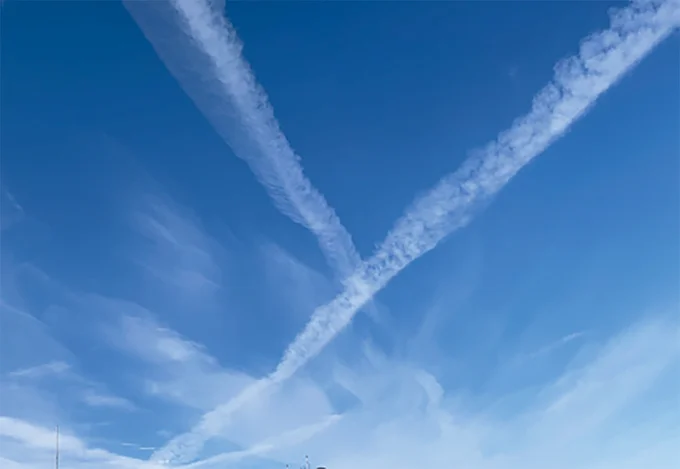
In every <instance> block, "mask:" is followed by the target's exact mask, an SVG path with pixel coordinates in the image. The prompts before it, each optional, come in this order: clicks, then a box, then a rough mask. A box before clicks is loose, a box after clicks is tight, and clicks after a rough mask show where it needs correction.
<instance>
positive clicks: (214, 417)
mask: <svg viewBox="0 0 680 469" xmlns="http://www.w3.org/2000/svg"><path fill="white" fill-rule="evenodd" d="M178 4H181V5H185V3H184V2H179V1H178ZM183 12H184V13H183V14H184V15H185V21H187V22H189V23H190V24H192V25H194V24H195V25H197V26H192V31H193V32H194V34H198V35H199V38H202V39H203V40H205V41H208V42H210V41H216V40H217V38H216V36H215V35H216V34H218V33H219V34H231V35H233V31H232V30H229V29H224V30H215V29H214V27H213V26H212V25H211V24H210V23H205V21H206V20H211V21H217V20H218V19H216V15H215V13H214V11H212V10H211V9H210V7H209V6H206V5H203V4H201V3H200V2H197V3H189V2H187V3H186V9H185V10H183ZM206 24H207V26H206V27H205V28H202V29H201V28H198V25H206ZM678 25H680V6H679V5H678V2H676V1H672V0H671V1H636V2H633V3H632V4H631V5H630V6H628V7H626V8H622V9H618V10H614V11H613V12H612V13H611V26H610V28H609V29H607V30H604V31H602V32H599V33H596V34H593V35H591V36H589V37H587V38H586V39H584V40H583V41H582V43H581V45H580V50H579V53H578V54H577V55H575V56H572V57H570V58H568V59H565V60H562V61H560V62H559V63H558V64H557V65H556V67H555V75H554V77H553V80H552V82H551V83H549V84H548V85H547V86H546V87H544V88H543V89H542V90H541V91H540V92H539V93H538V94H537V95H536V96H535V97H534V100H533V103H532V107H531V110H530V112H529V113H528V114H526V115H524V116H522V117H520V118H518V119H516V120H515V122H514V123H513V124H512V126H511V127H510V128H509V129H508V130H506V131H504V132H502V133H501V134H500V135H499V136H498V138H497V139H496V140H495V141H493V142H491V143H490V144H488V145H487V146H486V147H484V148H483V149H482V150H481V151H477V152H476V153H475V154H473V156H471V157H470V158H469V159H467V160H466V161H465V162H464V163H463V165H462V166H461V167H460V168H459V169H458V170H457V171H456V172H454V173H452V174H450V175H448V176H446V177H444V178H443V179H442V180H441V181H440V182H439V183H438V184H437V185H436V186H435V187H434V188H433V189H432V190H430V191H429V192H428V193H427V194H426V195H424V196H423V197H420V198H418V199H417V200H415V202H414V203H413V204H412V205H411V206H410V207H409V208H408V209H407V211H406V213H405V214H404V215H403V216H402V217H401V218H400V219H399V220H398V221H397V222H396V224H395V226H394V228H393V229H392V230H391V231H390V232H389V233H388V235H387V237H386V239H385V240H384V241H383V243H382V244H381V245H380V246H379V248H378V249H377V251H376V253H375V254H374V255H373V256H372V257H371V258H369V259H368V260H366V261H364V262H362V263H361V264H360V266H359V268H358V269H357V270H356V272H355V273H353V274H352V275H351V276H350V277H349V278H348V279H347V280H346V282H345V285H346V289H345V291H344V292H343V293H341V294H340V295H338V296H337V297H336V298H335V299H334V300H333V301H331V302H330V303H328V304H326V305H324V306H322V307H320V308H317V309H316V310H315V312H314V314H313V315H312V318H311V320H310V321H309V322H308V324H307V325H306V326H305V328H304V329H303V331H302V332H300V334H299V335H298V336H297V337H296V338H295V340H294V341H293V342H292V343H291V344H290V345H289V346H288V348H287V349H286V351H285V353H284V355H283V358H282V359H281V361H280V362H279V364H278V365H277V367H276V369H275V370H274V371H273V372H272V373H271V374H270V375H269V376H268V377H266V378H264V379H262V380H259V381H257V382H256V383H254V384H253V385H252V386H249V387H248V388H246V389H245V390H244V391H243V392H241V393H240V394H239V395H238V396H236V397H235V398H233V399H232V400H230V401H229V402H227V403H225V404H222V405H220V406H219V407H217V408H216V409H214V410H212V411H211V412H209V413H207V414H205V415H204V416H203V418H202V419H201V421H200V422H199V423H198V424H197V425H196V426H194V428H192V429H191V430H190V431H189V432H187V433H185V434H182V435H180V436H178V437H176V438H174V439H173V440H171V441H170V442H169V443H168V444H167V445H166V446H165V447H164V448H162V449H161V450H159V451H157V452H156V453H154V455H153V456H152V459H153V460H155V461H174V462H182V461H189V460H192V459H194V458H195V457H196V456H197V455H198V453H199V451H200V449H201V448H202V446H203V444H204V442H205V441H206V440H208V439H210V438H212V437H213V436H215V435H217V434H219V432H220V430H221V429H222V428H223V427H224V425H225V424H226V422H228V421H229V418H230V415H231V414H232V413H234V412H235V411H237V410H238V409H239V408H240V407H241V406H243V405H244V404H245V403H247V402H249V401H250V400H251V399H254V398H255V397H257V396H259V395H261V394H262V393H263V392H265V391H266V390H267V389H269V388H270V387H272V386H276V385H277V384H278V383H281V382H283V381H285V380H287V379H288V378H290V377H291V376H292V375H293V374H294V373H295V372H296V371H297V370H298V369H299V368H300V367H301V366H303V365H304V364H305V363H307V362H308V361H309V360H310V359H311V358H312V357H314V356H315V355H317V354H318V353H319V352H320V351H321V350H322V349H323V348H324V347H325V346H326V345H327V344H328V343H329V342H330V341H331V340H332V339H333V338H334V337H335V336H336V335H337V334H338V333H339V332H340V331H341V330H342V329H343V328H344V327H345V326H346V325H347V324H349V322H350V321H351V320H352V318H353V316H354V315H355V314H356V312H357V311H358V309H359V308H361V306H362V305H363V304H365V303H366V302H367V301H369V300H370V299H371V298H372V296H373V295H374V294H375V293H376V292H378V291H379V290H380V289H382V288H383V287H384V286H385V285H386V284H387V283H388V282H389V281H390V279H392V278H393V277H394V276H395V275H397V274H398V273H399V272H400V271H401V270H402V269H404V268H405V267H406V266H407V265H409V264H410V263H411V262H412V261H413V260H415V259H417V258H418V257H420V256H421V255H423V254H424V253H426V252H428V251H430V250H431V249H433V248H434V247H436V246H437V244H438V243H439V242H440V241H442V240H443V239H444V238H445V237H446V236H448V235H449V234H451V233H452V232H453V231H455V230H457V229H459V228H461V227H463V226H465V225H466V224H467V223H468V222H469V221H470V219H471V218H472V216H473V215H474V213H475V210H476V209H478V208H479V205H480V204H481V203H483V202H485V201H488V200H489V199H490V198H491V197H493V195H494V194H496V193H497V192H498V191H499V190H500V189H502V188H503V186H505V184H507V183H508V182H509V181H510V179H511V178H512V177H513V176H514V175H515V174H517V172H518V171H519V170H521V169H522V168H523V167H524V166H525V165H527V164H528V163H529V162H531V161H532V160H533V158H535V157H536V156H538V155H539V154H540V153H542V152H543V151H544V150H545V149H546V148H547V147H548V146H550V144H551V143H553V142H554V141H555V140H557V139H558V138H559V137H561V136H562V135H564V133H565V132H566V131H567V130H568V128H569V127H570V126H571V125H572V124H573V123H574V122H576V121H577V120H578V119H579V118H580V117H582V116H583V115H584V114H585V113H586V112H587V111H588V109H589V108H590V107H591V106H593V105H594V104H595V102H596V100H597V99H598V98H599V97H600V96H601V95H602V94H603V93H604V92H605V91H607V90H608V89H609V88H610V87H611V86H613V85H614V84H615V83H616V82H617V81H618V80H619V79H621V78H622V77H623V76H624V75H625V74H626V72H628V71H629V70H631V69H632V68H633V67H634V66H635V65H636V64H637V63H638V62H639V61H640V60H642V59H643V58H644V57H645V56H646V55H647V54H648V53H649V52H651V51H652V50H653V49H654V48H655V46H656V45H658V44H659V43H660V42H662V41H663V40H664V39H665V38H666V37H667V36H668V35H670V34H671V33H672V32H673V31H674V30H675V29H676V28H677V27H678ZM223 60H226V58H225V57H223ZM230 60H233V57H232V58H230ZM230 63H231V62H230V61H229V60H227V61H226V62H225V65H226V66H229V64H230ZM235 68H238V66H237V67H235ZM234 83H238V82H234ZM248 85H249V86H250V85H251V83H250V82H248ZM253 86H255V85H254V84H253ZM243 96H247V94H245V95H243ZM246 103H247V101H246Z"/></svg>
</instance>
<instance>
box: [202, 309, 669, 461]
mask: <svg viewBox="0 0 680 469" xmlns="http://www.w3.org/2000/svg"><path fill="white" fill-rule="evenodd" d="M677 326H678V322H677V319H675V318H674V317H672V316H671V315H667V316H661V317H652V318H646V319H642V320H641V321H640V322H638V323H637V324H634V325H632V326H631V327H628V328H626V329H625V330H623V331H621V332H619V333H618V334H615V335H614V336H613V337H610V338H609V339H608V340H606V341H605V342H604V343H601V344H596V343H594V342H591V343H589V344H587V345H585V344H584V348H583V351H586V350H590V352H591V353H589V355H588V359H587V360H585V361H584V356H583V354H582V353H576V354H574V355H573V358H572V360H571V362H570V364H569V365H568V366H567V367H566V368H565V369H564V370H560V371H561V373H560V376H559V377H558V378H557V379H555V380H554V381H553V380H549V381H546V382H543V383H542V384H541V386H539V387H538V388H536V387H534V386H533V385H530V387H529V388H526V389H524V391H526V392H528V393H530V394H531V399H528V400H526V401H525V402H524V403H523V404H519V405H517V406H515V407H514V408H513V409H512V411H511V412H508V411H507V410H506V411H503V412H497V411H494V410H493V407H494V403H493V402H491V403H489V404H487V405H490V406H491V408H489V407H486V405H483V406H482V407H480V401H479V397H476V396H472V395H470V394H469V393H468V392H467V391H466V390H464V389H461V388H458V389H456V388H452V387H448V388H444V387H443V386H442V385H441V384H440V383H439V381H438V379H437V377H436V376H435V375H433V374H431V373H429V372H428V371H427V370H425V369H422V368H420V367H419V365H418V364H417V363H415V362H412V361H410V360H406V361H404V360H402V359H395V358H392V357H389V356H388V355H385V354H382V353H380V351H379V350H375V349H371V348H367V349H366V350H365V354H366V357H365V358H366V359H365V360H364V361H363V363H361V364H359V366H355V367H353V369H352V370H351V376H350V375H345V377H344V379H343V380H342V381H343V382H342V386H346V388H347V389H348V390H351V391H350V392H352V393H353V394H354V393H357V394H356V395H357V397H360V399H361V404H360V405H357V406H354V407H352V408H351V409H350V410H348V411H346V412H345V413H343V414H342V415H340V416H329V417H328V419H337V420H336V421H335V422H333V424H332V425H328V426H327V427H325V428H323V431H316V432H314V431H311V432H308V434H307V435H304V434H299V435H298V438H296V439H297V441H296V442H289V443H292V445H288V444H283V443H279V444H278V445H273V446H275V447H271V448H268V447H267V446H266V445H264V444H263V443H264V441H262V442H260V443H257V444H253V445H251V446H249V447H247V448H246V449H245V450H240V451H233V452H231V453H226V454H223V455H218V456H216V457H212V458H206V459H203V460H201V461H199V462H198V463H194V464H192V465H190V466H194V467H206V468H215V469H217V468H225V467H243V466H244V465H245V464H244V463H245V461H244V459H245V458H253V459H262V458H267V459H269V460H270V461H269V462H268V463H262V464H261V465H256V464H255V465H253V466H254V467H277V466H278V467H283V465H284V464H285V463H290V462H293V461H295V460H296V459H298V458H299V457H300V455H303V454H310V457H312V461H313V463H314V466H316V464H317V463H318V464H319V465H323V466H326V467H330V468H338V469H350V468H358V467H360V468H364V467H371V468H378V469H388V468H389V469H412V468H414V467H438V466H440V465H442V466H445V467H455V468H458V467H464V468H475V469H514V468H525V469H539V468H545V467H549V468H551V469H573V468H575V467H587V468H595V467H598V468H609V469H613V468H618V467H628V468H643V467H654V468H659V469H661V468H669V469H670V468H671V467H674V463H675V461H676V460H677V457H676V455H677V449H676V450H675V451H673V449H674V447H673V443H676V444H677V440H678V435H680V434H679V433H678V432H677V428H678V419H677V413H675V415H673V414H672V413H669V412H668V410H669V409H668V404H669V403H671V402H673V401H674V399H675V395H676V389H675V387H673V386H671V387H669V386H668V384H669V381H668V380H669V379H672V380H673V382H676V381H677V380H675V379H673V377H674V376H676V375H677V371H678V366H680V353H679V352H680V348H679V346H678V343H677ZM434 360H435V361H437V362H439V363H438V365H443V364H445V363H448V361H449V360H450V356H448V355H441V356H438V357H436V358H435V359H434ZM427 366H432V361H431V360H428V364H427ZM524 366H528V367H530V366H532V365H531V364H526V365H524ZM435 367H437V366H436V365H435ZM495 371H496V372H500V373H503V372H504V371H503V365H500V364H499V366H498V367H497V368H496V370H495ZM327 384H328V383H326V384H325V385H324V386H322V387H324V388H327ZM510 392H511V393H512V392H513V391H510ZM505 397H507V396H505V395H503V394H501V395H496V396H494V399H500V400H502V399H504V398H505ZM669 399H670V400H669ZM319 421H320V422H323V421H324V419H320V420H319ZM305 436H306V437H308V438H307V439H304V438H303V437H305ZM283 437H284V434H283V433H282V434H280V436H279V437H274V438H278V439H279V442H281V439H282V438H283ZM270 441H272V440H270ZM262 450H265V451H262ZM645 457H650V458H651V459H650V460H649V461H650V462H649V464H646V465H645V464H642V462H643V461H644V460H645V459H644V458H645ZM630 461H636V464H631V463H630ZM248 462H249V463H250V462H253V461H252V460H250V461H248ZM623 462H626V464H624V465H623V466H620V465H621V464H622V463H623ZM248 467H251V464H248Z"/></svg>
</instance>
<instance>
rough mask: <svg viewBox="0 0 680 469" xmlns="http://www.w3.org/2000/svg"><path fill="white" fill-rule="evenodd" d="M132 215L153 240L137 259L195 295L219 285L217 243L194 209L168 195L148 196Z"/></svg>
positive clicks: (167, 281)
mask: <svg viewBox="0 0 680 469" xmlns="http://www.w3.org/2000/svg"><path fill="white" fill-rule="evenodd" d="M133 218H134V222H135V226H136V228H137V229H138V230H139V232H140V234H141V235H142V236H143V237H144V238H146V239H148V240H150V241H151V242H152V244H151V245H148V246H147V245H145V246H144V248H143V250H142V253H141V254H140V258H141V260H137V262H139V263H140V264H141V265H142V266H143V267H144V268H146V269H147V270H148V271H149V272H150V273H152V274H153V275H154V276H155V277H157V278H159V279H161V280H162V281H164V282H166V283H167V284H168V285H170V286H171V287H172V288H173V289H174V291H181V292H183V293H185V294H189V295H190V298H192V299H195V298H196V296H199V297H203V296H204V295H205V294H206V293H211V292H214V291H215V290H218V289H219V288H220V286H221V283H222V271H221V269H220V267H219V266H218V264H217V262H216V260H215V256H214V252H213V251H214V249H216V248H217V246H216V243H215V242H214V241H213V240H212V239H211V238H210V237H209V236H207V235H206V234H205V233H204V232H203V230H202V228H201V226H200V223H199V221H198V220H197V219H196V218H195V217H194V216H192V214H191V213H187V211H185V210H183V209H182V208H181V207H179V206H177V205H176V204H174V203H173V202H172V201H171V200H169V199H168V198H167V197H163V196H147V197H145V198H144V202H143V203H142V207H141V209H138V210H135V212H134V216H133Z"/></svg>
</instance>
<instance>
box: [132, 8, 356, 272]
mask: <svg viewBox="0 0 680 469" xmlns="http://www.w3.org/2000/svg"><path fill="white" fill-rule="evenodd" d="M125 3H126V7H127V9H128V11H129V12H130V14H131V15H132V17H133V18H134V19H135V21H136V22H137V24H138V25H139V26H140V28H141V30H142V31H143V32H144V34H145V35H146V37H147V39H148V40H149V41H150V42H151V44H152V45H153V47H154V48H155V50H156V52H157V53H158V55H159V57H161V59H162V60H163V61H164V63H165V65H166V66H167V67H168V69H169V70H170V71H171V72H172V73H173V75H174V76H175V77H176V78H177V80H178V81H179V82H180V84H181V85H182V86H183V88H184V90H185V91H186V92H187V94H188V95H189V96H190V97H191V98H192V100H193V101H194V102H195V103H196V105H197V106H198V108H199V109H200V110H201V111H202V112H203V114H204V115H205V116H206V117H207V118H208V120H209V121H210V122H211V123H212V125H213V127H214V128H215V130H216V131H217V132H218V133H219V134H220V135H221V136H222V138H223V139H224V140H225V141H226V142H227V143H228V145H229V146H230V147H231V148H232V150H233V151H234V153H235V154H236V155H237V156H238V157H239V158H241V159H243V160H244V161H245V162H246V163H247V164H248V165H249V167H250V168H251V170H252V171H253V173H254V174H255V176H256V177H257V179H258V180H259V181H260V183H261V184H262V185H263V186H264V187H265V189H266V190H267V192H268V194H269V195H270V197H271V198H272V200H273V201H274V204H275V205H276V207H277V208H278V209H279V210H280V211H281V212H282V213H283V214H284V215H286V216H288V217H289V218H290V219H292V220H293V221H295V222H297V223H299V224H300V225H302V226H304V227H305V228H307V229H308V230H310V231H311V232H312V233H313V234H314V235H315V236H316V238H317V240H318V243H319V245H320V247H321V249H322V251H323V253H324V256H325V257H326V259H327V260H328V262H329V264H330V266H331V267H332V268H333V269H334V271H335V274H336V276H337V277H338V279H339V280H344V279H345V278H347V277H349V276H350V275H351V274H352V273H353V272H354V271H355V270H356V268H357V267H358V266H359V264H360V263H361V258H360V257H359V254H358V253H357V250H356V248H355V247H354V244H353V243H352V237H351V236H350V234H349V233H348V232H347V230H346V229H345V227H344V226H343V225H342V224H341V223H340V220H339V218H338V216H337V215H336V214H335V211H334V210H333V208H331V207H330V206H329V205H328V203H327V202H326V200H325V199H324V197H323V195H322V194H321V193H319V191H318V190H317V189H316V188H315V187H314V186H313V185H312V184H311V182H310V181H309V179H307V177H306V176H305V175H304V172H303V169H302V166H301V164H300V157H299V156H298V155H297V154H296V153H295V152H294V150H293V149H292V148H291V146H290V144H289V142H288V140H287V139H286V137H285V135H284V134H283V132H282V131H281V129H280V127H279V123H278V121H277V120H276V117H275V116H274V110H273V109H272V106H271V104H270V103H269V100H268V97H267V94H266V92H265V91H264V89H263V88H262V87H261V86H260V85H259V84H258V83H257V81H256V79H255V75H254V74H253V72H252V70H251V68H250V66H249V64H248V62H247V61H246V60H245V58H244V57H243V55H242V53H241V50H242V48H243V45H242V43H241V41H240V40H239V38H238V37H237V35H236V31H235V30H234V28H233V26H232V25H231V23H230V22H229V21H228V20H227V18H226V17H225V15H224V11H223V9H224V3H223V1H221V0H169V1H167V2H162V1H152V2H140V1H136V0H128V1H126V2H125Z"/></svg>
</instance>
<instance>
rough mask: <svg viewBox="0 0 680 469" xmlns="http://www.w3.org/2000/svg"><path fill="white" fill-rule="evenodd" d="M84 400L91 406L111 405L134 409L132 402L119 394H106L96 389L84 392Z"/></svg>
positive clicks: (117, 407)
mask: <svg viewBox="0 0 680 469" xmlns="http://www.w3.org/2000/svg"><path fill="white" fill-rule="evenodd" d="M82 397H83V402H84V403H85V404H87V405H89V406H90V407H110V408H113V409H119V410H128V411H130V410H134V409H135V406H134V404H132V402H130V401H128V400H127V399H125V398H123V397H119V396H114V395H112V394H106V393H102V392H99V391H95V390H94V389H88V390H86V391H85V392H84V393H83V396H82Z"/></svg>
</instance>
